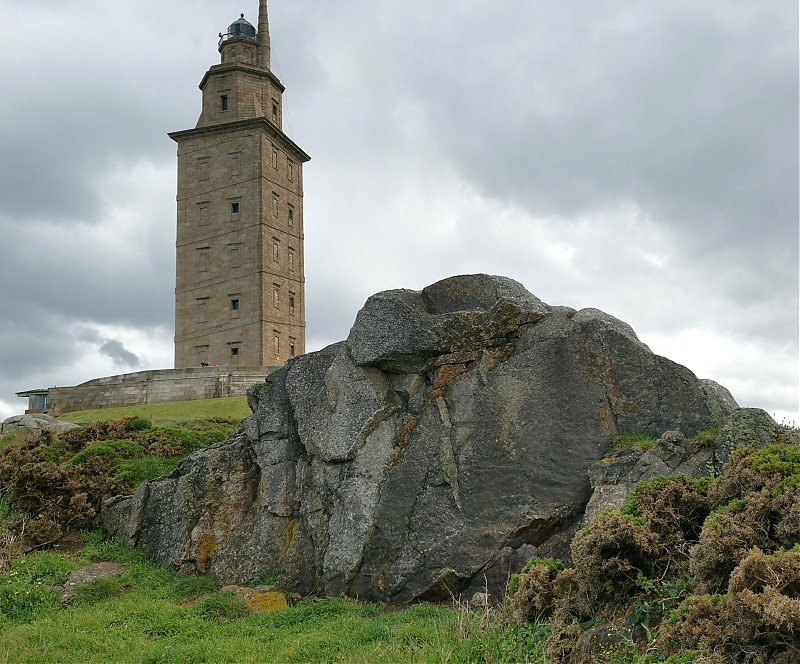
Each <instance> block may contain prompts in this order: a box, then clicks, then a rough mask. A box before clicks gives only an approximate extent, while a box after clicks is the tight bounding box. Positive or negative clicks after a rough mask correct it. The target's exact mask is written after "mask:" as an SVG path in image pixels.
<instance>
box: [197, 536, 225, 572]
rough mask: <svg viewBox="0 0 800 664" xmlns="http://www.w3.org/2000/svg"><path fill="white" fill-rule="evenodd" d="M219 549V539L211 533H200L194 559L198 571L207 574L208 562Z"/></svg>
mask: <svg viewBox="0 0 800 664" xmlns="http://www.w3.org/2000/svg"><path fill="white" fill-rule="evenodd" d="M217 549H219V547H218V546H217V539H216V538H215V537H214V536H213V535H212V534H211V533H203V534H202V535H200V541H199V542H198V544H197V553H196V554H195V559H194V565H195V567H196V568H197V571H198V572H200V573H201V574H205V573H206V572H207V571H208V563H209V562H210V560H211V556H213V555H214V554H215V553H216V552H217Z"/></svg>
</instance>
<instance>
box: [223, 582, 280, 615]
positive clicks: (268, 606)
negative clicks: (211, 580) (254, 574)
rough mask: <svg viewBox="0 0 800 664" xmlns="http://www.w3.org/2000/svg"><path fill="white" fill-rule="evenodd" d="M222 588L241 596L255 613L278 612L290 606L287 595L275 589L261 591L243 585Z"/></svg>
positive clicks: (225, 591) (224, 590) (226, 591)
mask: <svg viewBox="0 0 800 664" xmlns="http://www.w3.org/2000/svg"><path fill="white" fill-rule="evenodd" d="M221 590H222V592H224V593H233V594H234V595H236V596H237V597H239V598H240V599H241V600H242V601H243V602H244V603H245V604H247V606H248V608H249V609H250V610H251V611H252V612H253V613H277V612H278V611H283V610H284V609H287V608H289V603H288V602H287V601H286V595H284V594H283V593H282V592H278V591H275V590H268V591H266V592H260V591H259V590H257V589H255V588H244V587H242V586H225V587H224V588H222V589H221Z"/></svg>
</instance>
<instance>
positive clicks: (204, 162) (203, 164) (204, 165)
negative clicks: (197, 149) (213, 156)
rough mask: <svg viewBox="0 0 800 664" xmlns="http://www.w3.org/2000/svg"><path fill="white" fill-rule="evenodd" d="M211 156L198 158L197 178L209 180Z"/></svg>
mask: <svg viewBox="0 0 800 664" xmlns="http://www.w3.org/2000/svg"><path fill="white" fill-rule="evenodd" d="M208 162H209V157H201V158H200V159H198V160H197V179H198V180H208Z"/></svg>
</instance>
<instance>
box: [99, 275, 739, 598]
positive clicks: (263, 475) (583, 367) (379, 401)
mask: <svg viewBox="0 0 800 664" xmlns="http://www.w3.org/2000/svg"><path fill="white" fill-rule="evenodd" d="M251 397H252V401H253V403H254V404H255V402H256V401H257V408H256V410H255V413H254V414H253V416H252V417H250V418H248V419H247V420H245V422H244V423H243V424H242V426H241V427H240V429H239V431H238V432H237V434H236V435H235V436H234V438H232V439H231V440H228V441H226V442H224V443H220V444H218V445H215V446H213V447H211V448H208V449H206V450H203V451H200V452H198V453H195V454H193V455H192V456H190V457H189V458H187V459H185V460H184V461H183V462H182V463H181V464H180V465H179V466H178V468H177V469H176V470H175V472H173V473H172V474H171V475H170V476H169V477H166V478H162V479H159V480H155V481H152V482H148V483H147V484H145V485H143V486H142V487H141V488H140V489H139V490H138V491H137V492H136V494H135V495H134V496H120V497H116V498H113V499H110V500H109V501H107V502H106V504H105V505H104V508H103V519H104V522H105V524H106V527H107V528H108V529H109V530H110V531H111V532H112V533H114V534H117V535H120V536H123V537H124V538H125V540H126V541H127V543H128V544H129V545H131V546H137V547H140V548H142V549H145V550H147V551H149V552H150V553H152V554H153V555H154V556H155V557H156V558H157V559H158V560H160V561H162V562H163V563H167V564H170V565H174V566H176V567H178V568H180V569H183V570H186V571H190V572H203V573H209V574H211V575H213V576H214V577H215V578H216V579H218V580H219V581H221V582H224V583H247V582H253V581H255V580H257V579H259V578H261V577H264V576H266V575H270V574H275V573H277V574H279V575H280V581H281V585H282V587H283V588H284V589H285V590H291V591H295V592H299V593H302V594H323V595H340V594H344V595H348V596H351V597H360V598H364V599H369V600H379V601H386V602H408V601H413V600H419V599H428V600H441V599H447V598H449V597H450V595H451V593H452V594H456V595H457V594H459V593H464V594H466V595H471V594H473V593H474V592H476V591H478V590H480V591H484V590H485V589H488V590H489V591H490V592H494V591H498V590H501V589H502V588H503V587H504V585H505V582H506V580H507V578H508V575H509V574H510V573H511V572H514V571H517V570H518V569H519V568H520V567H521V566H522V565H523V564H524V563H525V562H526V561H527V560H528V559H529V558H530V557H531V556H533V555H562V556H565V555H568V549H567V544H568V542H569V539H570V537H571V535H572V534H573V533H574V531H575V529H576V528H577V527H578V526H579V525H580V523H581V520H582V518H583V515H584V511H585V509H586V506H587V503H588V501H589V499H590V497H591V496H592V492H593V486H592V482H591V481H590V470H591V469H592V468H594V467H595V465H596V463H597V462H599V461H600V460H601V459H603V458H606V457H607V456H608V455H609V452H610V448H611V440H612V439H613V438H614V437H615V436H616V435H618V434H619V433H621V432H641V433H647V434H650V435H652V436H655V437H658V436H661V435H662V434H663V433H665V432H667V431H676V432H679V434H680V435H682V436H684V437H689V436H692V435H693V434H696V433H697V432H699V431H701V430H706V429H709V428H711V427H714V426H716V425H719V424H721V423H722V422H723V421H724V420H725V419H726V418H727V417H729V416H730V414H731V412H732V411H733V409H735V408H736V404H735V402H734V401H733V399H732V397H730V394H729V393H727V391H726V390H724V388H721V387H719V386H715V385H714V384H709V383H704V382H703V381H700V380H699V379H698V378H697V377H696V376H695V375H694V374H693V373H692V372H691V371H689V370H688V369H687V368H686V367H683V366H681V365H679V364H676V363H674V362H671V361H669V360H667V359H665V358H663V357H659V356H657V355H654V354H653V353H652V352H651V351H650V349H649V348H648V347H647V346H646V345H645V344H643V343H642V342H641V341H639V339H638V338H637V337H636V334H635V332H634V331H633V330H632V329H631V328H630V326H628V325H626V324H625V323H623V322H622V321H619V320H617V319H615V318H613V317H612V316H609V315H608V314H605V313H603V312H601V311H598V310H595V309H584V310H582V311H577V312H576V311H575V310H574V309H570V308H567V307H551V306H548V305H546V304H544V303H543V302H541V301H540V300H539V299H537V298H536V297H535V296H533V295H532V294H531V293H529V292H528V291H527V290H525V288H524V287H523V286H521V285H520V284H519V283H517V282H515V281H512V280H510V279H506V278H501V277H492V276H487V275H473V276H460V277H452V278H450V279H445V280H444V281H440V282H438V283H436V284H433V285H432V286H429V287H428V288H425V289H423V290H422V291H421V292H415V291H408V290H397V291H388V292H385V293H379V294H377V295H375V296H373V297H371V298H370V299H369V300H368V301H367V303H366V305H365V306H364V308H363V309H362V310H361V311H360V312H359V314H358V316H357V318H356V321H355V324H354V325H353V328H352V330H351V332H350V335H349V337H348V339H347V340H346V341H344V342H341V343H338V344H334V345H332V346H329V347H328V348H325V349H324V350H321V351H319V352H316V353H310V354H308V355H304V356H302V357H298V358H295V359H293V360H291V361H289V362H288V363H287V364H286V366H285V367H284V368H282V369H281V370H279V371H277V372H275V373H273V374H271V375H270V376H269V377H268V378H267V379H266V383H265V385H264V386H263V387H262V388H261V389H260V390H258V392H257V393H254V394H252V395H251Z"/></svg>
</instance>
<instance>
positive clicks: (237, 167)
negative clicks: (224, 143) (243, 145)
mask: <svg viewBox="0 0 800 664" xmlns="http://www.w3.org/2000/svg"><path fill="white" fill-rule="evenodd" d="M240 156H241V154H240V153H239V152H234V153H232V154H231V175H241V174H242V165H241V163H240V162H241V160H240V159H239V157H240Z"/></svg>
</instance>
